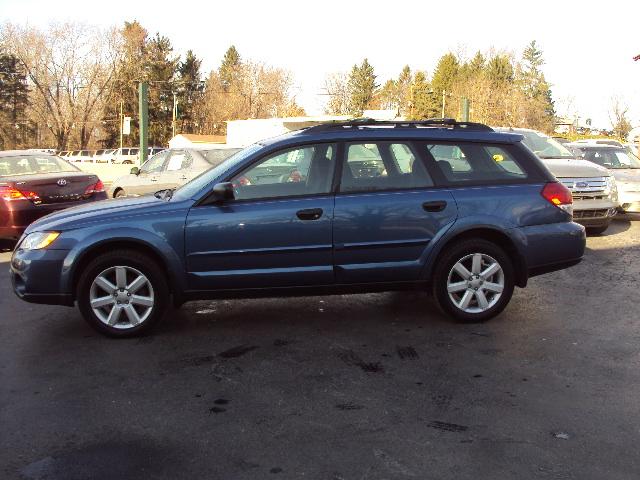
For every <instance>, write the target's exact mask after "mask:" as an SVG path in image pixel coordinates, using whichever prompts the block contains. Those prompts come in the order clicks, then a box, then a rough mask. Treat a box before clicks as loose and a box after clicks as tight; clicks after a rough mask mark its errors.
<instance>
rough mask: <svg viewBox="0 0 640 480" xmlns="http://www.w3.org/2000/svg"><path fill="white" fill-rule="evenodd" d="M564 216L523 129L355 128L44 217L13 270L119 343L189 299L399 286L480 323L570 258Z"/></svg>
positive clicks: (577, 234) (331, 130)
mask: <svg viewBox="0 0 640 480" xmlns="http://www.w3.org/2000/svg"><path fill="white" fill-rule="evenodd" d="M571 208H572V198H571V192H570V191H569V190H568V189H567V188H566V187H565V186H564V185H563V184H562V183H560V182H558V181H557V180H556V179H555V178H554V177H553V175H552V174H551V173H550V172H549V170H548V169H547V168H546V167H545V166H544V165H543V164H542V162H541V161H540V160H539V159H538V158H537V157H536V156H535V155H534V154H533V153H532V152H531V151H530V150H529V149H528V148H526V147H525V146H524V145H523V144H522V135H518V134H513V133H498V132H495V131H494V130H493V129H491V128H489V127H487V126H485V125H482V124H475V123H460V122H455V121H454V120H451V119H436V120H430V121H423V122H376V121H372V120H359V121H358V120H353V121H347V122H338V123H330V124H319V125H316V126H313V127H309V128H306V129H304V130H299V131H296V132H291V133H288V134H285V135H283V136H280V137H276V138H273V139H268V140H264V141H261V142H259V143H257V144H254V145H252V146H249V147H247V148H245V149H244V150H241V151H240V152H238V153H236V154H235V155H234V156H232V157H230V158H229V159H228V160H226V161H225V162H224V163H222V164H220V165H218V166H217V167H215V168H213V169H211V170H209V171H207V172H205V173H203V174H201V175H200V176H198V177H196V178H195V179H193V180H192V181H190V182H189V183H187V184H185V185H183V186H182V187H180V188H178V189H176V190H175V191H173V190H165V191H160V192H157V193H156V194H155V195H150V196H147V197H139V198H133V199H128V198H127V199H115V200H107V201H103V202H98V203H96V204H93V205H90V206H89V205H87V206H81V207H77V208H72V209H68V210H64V211H62V212H60V213H56V214H53V215H50V216H47V217H45V218H42V219H40V220H38V221H36V222H34V223H33V224H31V225H30V226H29V227H28V228H27V230H26V232H25V234H24V235H23V237H22V238H21V240H20V241H19V243H18V244H17V246H16V248H15V250H14V253H13V256H12V260H11V267H10V270H11V278H12V283H13V288H14V290H15V292H16V294H17V295H18V296H19V297H20V298H22V299H24V300H26V301H29V302H35V303H48V304H58V305H68V306H73V305H74V304H77V305H78V308H79V309H80V311H81V312H82V315H83V317H84V318H85V319H86V320H87V321H88V322H89V323H90V324H91V325H92V326H93V327H95V328H96V329H97V330H99V331H100V332H102V333H104V334H107V335H110V336H115V337H126V336H132V335H136V334H141V333H143V332H146V331H148V330H149V329H150V328H151V327H152V326H153V325H154V324H156V323H157V322H158V321H159V320H160V319H161V318H162V317H163V315H164V313H165V311H166V310H167V308H169V307H170V306H171V304H173V305H174V306H180V305H181V304H183V303H184V302H186V301H189V300H196V299H211V298H248V297H263V296H291V295H324V294H333V293H360V292H372V291H385V290H404V289H419V290H425V291H426V290H429V291H431V292H432V293H433V295H434V297H435V299H436V304H437V305H438V306H439V307H440V309H441V310H442V311H444V312H445V313H446V314H448V315H449V316H452V317H454V318H456V319H458V320H461V321H465V322H478V321H484V320H487V319H489V318H491V317H494V316H495V315H497V314H499V313H500V312H501V311H502V310H503V309H504V308H505V307H506V305H507V303H508V302H509V300H510V299H511V296H512V293H513V290H514V287H516V286H518V287H525V286H526V284H527V280H528V279H529V278H530V277H532V276H534V275H539V274H543V273H546V272H551V271H554V270H559V269H562V268H566V267H569V266H571V265H575V264H576V263H578V262H579V261H580V260H581V258H582V256H583V253H584V248H585V230H584V227H582V226H581V225H578V224H576V223H574V222H573V221H572V215H571Z"/></svg>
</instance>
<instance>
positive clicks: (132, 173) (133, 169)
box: [130, 167, 140, 175]
mask: <svg viewBox="0 0 640 480" xmlns="http://www.w3.org/2000/svg"><path fill="white" fill-rule="evenodd" d="M130 173H131V175H140V169H139V168H138V167H133V168H132V169H131V172H130Z"/></svg>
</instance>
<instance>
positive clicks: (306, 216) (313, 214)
mask: <svg viewBox="0 0 640 480" xmlns="http://www.w3.org/2000/svg"><path fill="white" fill-rule="evenodd" d="M296 215H297V216H298V218H299V219H300V220H318V219H319V218H320V217H321V216H322V209H321V208H307V209H305V210H298V211H297V212H296Z"/></svg>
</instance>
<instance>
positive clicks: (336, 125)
mask: <svg viewBox="0 0 640 480" xmlns="http://www.w3.org/2000/svg"><path fill="white" fill-rule="evenodd" d="M358 127H394V128H417V127H431V128H449V129H465V130H481V131H487V132H492V131H493V129H492V128H491V127H489V126H488V125H485V124H483V123H475V122H458V121H456V120H455V119H454V118H429V119H427V120H375V119H373V118H366V117H364V118H353V119H350V120H338V121H332V122H325V123H320V124H318V125H314V126H312V127H309V128H306V129H305V131H307V132H322V131H327V130H334V129H342V128H358Z"/></svg>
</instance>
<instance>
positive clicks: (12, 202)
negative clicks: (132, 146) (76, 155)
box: [0, 150, 107, 240]
mask: <svg viewBox="0 0 640 480" xmlns="http://www.w3.org/2000/svg"><path fill="white" fill-rule="evenodd" d="M106 198H107V193H106V192H105V190H104V185H103V184H102V182H101V181H100V179H99V178H98V177H97V176H96V175H94V174H91V173H86V172H83V171H81V170H79V169H78V168H76V167H75V166H73V165H71V164H70V163H69V162H67V161H66V160H63V159H62V158H60V157H57V156H54V155H48V154H44V153H38V152H33V151H26V150H24V151H23V150H10V151H4V152H0V239H2V240H6V239H9V240H17V239H18V238H20V235H22V232H23V231H24V229H25V228H27V226H28V225H29V224H30V223H31V222H33V221H34V220H36V219H38V218H40V217H43V216H44V215H47V214H49V213H52V212H55V211H57V210H61V209H63V208H68V207H72V206H75V205H80V204H83V203H87V202H93V201H96V200H104V199H106Z"/></svg>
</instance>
